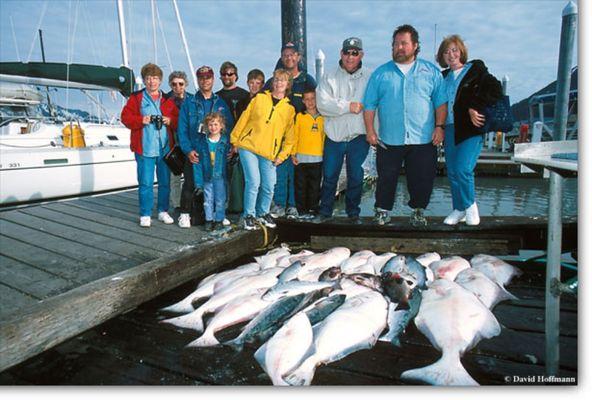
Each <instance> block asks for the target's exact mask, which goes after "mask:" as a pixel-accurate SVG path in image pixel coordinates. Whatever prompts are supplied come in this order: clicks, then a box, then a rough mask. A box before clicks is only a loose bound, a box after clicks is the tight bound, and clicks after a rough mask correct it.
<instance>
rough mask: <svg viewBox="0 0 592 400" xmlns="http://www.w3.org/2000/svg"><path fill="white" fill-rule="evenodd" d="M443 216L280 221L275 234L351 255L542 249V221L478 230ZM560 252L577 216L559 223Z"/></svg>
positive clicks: (500, 221)
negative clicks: (419, 220)
mask: <svg viewBox="0 0 592 400" xmlns="http://www.w3.org/2000/svg"><path fill="white" fill-rule="evenodd" d="M443 218H444V217H426V219H427V220H428V225H427V226H422V227H415V226H411V225H410V224H409V217H407V216H404V217H403V216H395V217H392V219H391V221H390V222H389V223H388V224H386V225H382V226H379V225H376V224H375V223H374V222H373V221H372V218H371V217H362V218H360V219H361V222H362V223H361V224H359V225H352V224H351V223H350V222H349V220H348V219H347V218H345V217H335V218H332V219H331V220H329V221H327V222H325V223H323V224H318V223H314V222H302V221H297V220H288V219H282V220H281V221H280V223H279V224H278V228H277V231H278V232H277V234H278V236H279V237H280V238H281V240H282V241H284V242H310V243H311V246H312V247H313V248H317V249H326V248H330V247H333V246H346V247H349V248H350V249H351V250H352V251H356V250H363V249H367V250H372V251H375V252H386V251H392V252H395V253H411V254H421V253H425V252H427V251H435V252H438V253H440V254H443V255H469V254H471V255H472V254H478V253H485V254H491V255H511V254H517V253H518V250H520V249H530V250H546V248H547V247H546V243H547V220H546V218H544V217H518V216H512V217H489V216H484V217H481V223H480V224H479V225H477V226H467V225H465V224H458V225H455V226H448V225H444V224H443V223H442V220H443ZM562 241H563V244H562V248H563V249H564V250H565V251H570V250H573V249H577V246H578V220H577V217H566V218H564V223H563V235H562Z"/></svg>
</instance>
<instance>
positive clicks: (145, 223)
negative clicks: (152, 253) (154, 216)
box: [140, 215, 152, 228]
mask: <svg viewBox="0 0 592 400" xmlns="http://www.w3.org/2000/svg"><path fill="white" fill-rule="evenodd" d="M151 222H152V221H151V220H150V216H149V215H147V216H144V217H140V226H141V227H142V228H150V223H151Z"/></svg>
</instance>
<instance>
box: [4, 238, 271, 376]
mask: <svg viewBox="0 0 592 400" xmlns="http://www.w3.org/2000/svg"><path fill="white" fill-rule="evenodd" d="M268 234H269V235H270V240H271V239H274V237H275V231H274V230H269V231H268ZM262 244H263V232H262V231H250V232H247V231H240V232H232V233H231V234H230V235H229V237H228V238H224V239H217V240H213V241H212V242H209V243H204V244H202V245H199V246H198V247H196V248H192V249H188V250H186V251H183V252H180V253H176V254H172V255H167V256H165V257H162V258H159V259H156V260H153V261H150V262H147V263H145V264H142V265H139V266H137V267H134V268H131V269H129V270H127V271H123V272H120V273H118V274H116V275H114V276H110V277H107V278H103V279H99V280H98V281H95V282H92V283H89V284H86V285H84V286H81V287H78V288H75V289H73V290H70V291H68V292H66V293H63V294H61V295H58V296H55V297H53V298H50V299H48V300H47V301H45V302H43V303H42V304H39V305H38V306H36V307H32V308H30V309H26V310H22V311H21V312H20V313H19V314H20V315H19V316H18V318H14V319H11V320H7V321H3V322H2V323H0V343H1V344H2V350H1V354H0V371H1V370H4V369H6V368H8V367H10V366H12V365H15V364H17V363H19V362H21V361H23V360H25V359H27V358H29V357H31V356H33V355H36V354H39V353H41V352H42V351H44V350H46V349H48V348H51V347H53V346H55V345H56V344H58V343H61V342H63V341H65V340H67V339H69V338H71V337H73V336H75V335H77V334H79V333H81V332H83V331H85V330H87V329H89V328H91V327H93V326H96V325H98V324H100V323H102V322H104V321H106V320H108V319H109V318H112V317H113V316H115V315H118V314H121V313H124V312H127V311H129V310H131V309H133V308H135V307H136V306H138V305H139V304H142V303H143V302H145V301H148V300H150V299H152V298H154V297H155V296H157V295H158V294H160V293H163V292H165V291H167V290H170V289H172V288H174V287H176V286H178V285H180V284H181V283H183V282H186V281H188V280H190V279H192V277H193V276H195V275H196V274H206V273H210V272H212V271H214V270H216V269H217V268H218V267H219V266H220V265H222V264H224V263H227V262H230V261H232V260H235V259H237V258H238V257H241V256H243V255H245V254H250V253H252V252H253V249H255V248H258V247H259V246H261V245H262ZM31 326H35V330H34V331H32V330H31V329H30V327H31Z"/></svg>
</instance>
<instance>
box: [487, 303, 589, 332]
mask: <svg viewBox="0 0 592 400" xmlns="http://www.w3.org/2000/svg"><path fill="white" fill-rule="evenodd" d="M494 314H495V316H496V317H497V320H498V322H499V323H500V324H501V325H503V326H504V327H506V328H508V329H513V330H519V331H530V332H539V333H544V332H545V310H544V309H533V308H530V309H527V310H526V309H524V308H523V307H516V306H515V305H510V304H507V303H502V304H498V305H497V306H496V307H495V309H494ZM559 318H560V321H561V326H560V334H561V335H563V336H570V337H577V335H578V315H577V313H574V312H569V311H561V313H560V317H559Z"/></svg>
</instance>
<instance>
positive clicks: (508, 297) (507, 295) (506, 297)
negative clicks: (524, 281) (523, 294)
mask: <svg viewBox="0 0 592 400" xmlns="http://www.w3.org/2000/svg"><path fill="white" fill-rule="evenodd" d="M502 293H503V299H502V300H501V301H504V300H515V301H516V300H520V299H519V298H518V297H516V296H514V295H513V294H512V293H510V292H508V290H507V289H506V288H504V287H502Z"/></svg>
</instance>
